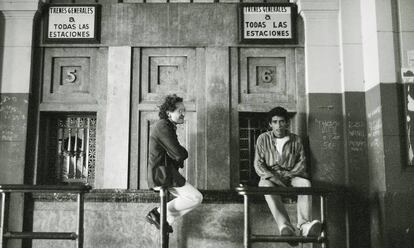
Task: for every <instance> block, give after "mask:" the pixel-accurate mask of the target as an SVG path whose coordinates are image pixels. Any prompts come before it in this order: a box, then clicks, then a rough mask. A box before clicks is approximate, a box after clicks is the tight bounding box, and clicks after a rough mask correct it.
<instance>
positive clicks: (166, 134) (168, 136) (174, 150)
mask: <svg viewBox="0 0 414 248" xmlns="http://www.w3.org/2000/svg"><path fill="white" fill-rule="evenodd" d="M157 131H158V132H157V134H155V135H156V137H157V139H158V141H159V143H160V144H161V146H162V147H163V148H164V149H165V151H166V152H167V154H168V156H170V157H171V158H172V159H173V160H175V161H178V162H182V161H184V160H185V159H187V157H188V152H187V150H186V149H185V148H184V147H182V146H181V145H180V142H178V139H177V135H176V133H175V132H174V130H172V129H171V127H169V126H168V125H167V124H166V123H161V124H160V126H159V127H158V130H157Z"/></svg>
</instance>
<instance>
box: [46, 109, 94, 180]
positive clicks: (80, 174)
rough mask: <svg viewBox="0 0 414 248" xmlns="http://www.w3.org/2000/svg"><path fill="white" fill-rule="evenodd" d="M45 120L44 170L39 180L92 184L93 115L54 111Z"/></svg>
mask: <svg viewBox="0 0 414 248" xmlns="http://www.w3.org/2000/svg"><path fill="white" fill-rule="evenodd" d="M47 119H48V120H46V123H47V124H46V130H45V132H47V133H48V134H46V137H47V148H46V151H45V153H44V158H43V161H44V162H45V164H47V167H48V168H46V169H44V170H46V172H43V173H40V174H41V175H39V176H43V177H47V178H41V179H40V180H39V182H41V183H46V184H50V183H88V184H90V185H93V184H94V180H95V159H96V117H95V116H94V115H81V114H79V115H74V114H67V115H62V114H57V115H52V114H51V115H48V118H47Z"/></svg>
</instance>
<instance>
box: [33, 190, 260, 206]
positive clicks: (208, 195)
mask: <svg viewBox="0 0 414 248" xmlns="http://www.w3.org/2000/svg"><path fill="white" fill-rule="evenodd" d="M200 191H201V193H202V194H203V196H204V199H203V203H216V204H220V203H243V197H242V196H239V195H237V193H236V192H235V191H232V190H200ZM33 199H34V200H36V201H46V202H47V201H58V202H59V201H60V202H65V201H75V200H76V194H65V193H36V194H33ZM257 201H263V200H260V198H258V199H254V202H257ZM85 202H125V203H126V202H135V203H154V202H159V195H158V193H157V192H154V191H152V190H128V189H95V190H92V191H91V192H90V193H87V194H85Z"/></svg>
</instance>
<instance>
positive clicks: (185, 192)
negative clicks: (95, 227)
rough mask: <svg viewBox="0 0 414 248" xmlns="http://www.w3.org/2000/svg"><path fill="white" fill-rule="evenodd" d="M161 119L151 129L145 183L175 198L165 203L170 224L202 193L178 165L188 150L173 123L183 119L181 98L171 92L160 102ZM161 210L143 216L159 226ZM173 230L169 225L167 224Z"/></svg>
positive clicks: (195, 201)
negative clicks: (181, 171)
mask: <svg viewBox="0 0 414 248" xmlns="http://www.w3.org/2000/svg"><path fill="white" fill-rule="evenodd" d="M159 117H160V120H159V121H157V122H156V123H155V125H154V127H153V128H152V129H151V134H150V139H149V157H148V170H147V171H148V175H147V176H148V186H149V187H150V188H154V189H157V188H159V187H167V188H168V191H169V192H170V193H171V194H172V195H174V196H175V197H176V198H174V199H173V200H171V201H170V202H168V203H167V221H168V223H169V224H172V223H173V222H174V221H175V220H176V218H178V217H180V216H183V215H184V214H186V213H188V212H190V211H191V210H193V209H194V208H195V207H197V206H198V205H200V204H201V201H202V200H203V196H202V194H201V193H200V192H199V191H198V190H197V189H196V188H194V187H193V186H192V185H191V184H189V183H187V182H186V180H185V178H184V177H183V176H182V175H181V174H180V173H179V171H178V169H179V168H183V167H184V160H185V159H187V157H188V153H187V150H186V149H185V148H184V147H183V146H181V145H180V142H179V141H178V139H177V134H176V129H177V127H176V125H178V124H183V123H184V117H185V107H184V104H183V99H182V98H181V97H178V96H176V95H175V94H174V95H169V96H167V97H166V98H165V100H164V102H163V104H162V105H161V106H160V112H159ZM159 213H160V210H159V208H157V207H156V208H154V209H152V210H151V211H150V212H149V213H148V214H147V216H146V220H147V221H148V222H149V223H151V224H153V225H155V226H156V227H157V228H158V229H159V228H160V214H159ZM168 231H169V232H172V227H171V226H170V225H169V226H168Z"/></svg>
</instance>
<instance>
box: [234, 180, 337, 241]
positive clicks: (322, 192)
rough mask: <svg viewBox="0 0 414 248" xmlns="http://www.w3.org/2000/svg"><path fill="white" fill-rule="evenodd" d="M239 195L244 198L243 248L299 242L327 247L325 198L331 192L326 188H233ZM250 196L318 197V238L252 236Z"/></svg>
mask: <svg viewBox="0 0 414 248" xmlns="http://www.w3.org/2000/svg"><path fill="white" fill-rule="evenodd" d="M235 190H236V192H237V193H238V194H239V195H243V197H244V235H243V247H244V248H250V247H251V244H252V243H255V242H256V243H257V242H267V243H270V242H274V243H276V242H300V243H320V244H321V245H322V248H326V247H327V241H328V233H327V226H326V197H327V195H328V194H329V193H331V192H332V190H330V189H327V188H315V187H250V186H240V187H236V188H235ZM252 195H282V196H292V195H314V196H319V197H320V215H321V216H320V218H321V223H322V232H321V235H320V236H319V237H301V236H275V235H257V234H252V233H251V230H250V213H249V196H252Z"/></svg>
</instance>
